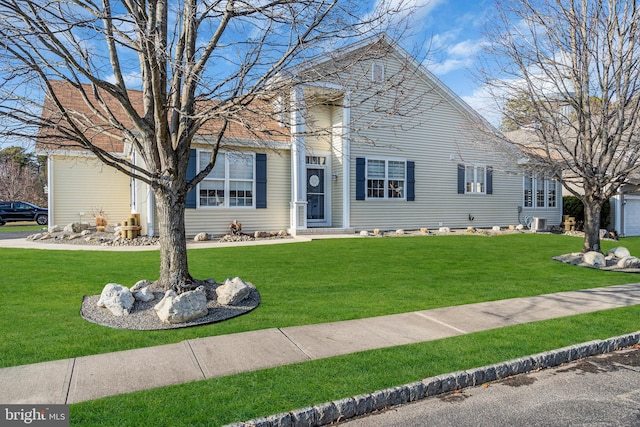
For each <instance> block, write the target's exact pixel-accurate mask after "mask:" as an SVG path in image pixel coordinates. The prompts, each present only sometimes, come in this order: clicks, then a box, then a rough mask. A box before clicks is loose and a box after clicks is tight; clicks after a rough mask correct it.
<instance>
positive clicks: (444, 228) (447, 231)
mask: <svg viewBox="0 0 640 427" xmlns="http://www.w3.org/2000/svg"><path fill="white" fill-rule="evenodd" d="M438 232H439V233H450V232H451V229H450V228H449V227H440V228H438Z"/></svg>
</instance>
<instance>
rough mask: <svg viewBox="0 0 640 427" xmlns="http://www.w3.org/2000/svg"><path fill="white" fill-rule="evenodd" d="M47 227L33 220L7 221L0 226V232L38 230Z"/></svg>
mask: <svg viewBox="0 0 640 427" xmlns="http://www.w3.org/2000/svg"><path fill="white" fill-rule="evenodd" d="M46 228H47V227H45V226H42V225H38V224H36V223H35V222H30V221H25V222H7V223H6V224H5V225H2V226H0V233H8V232H15V231H40V230H43V229H46Z"/></svg>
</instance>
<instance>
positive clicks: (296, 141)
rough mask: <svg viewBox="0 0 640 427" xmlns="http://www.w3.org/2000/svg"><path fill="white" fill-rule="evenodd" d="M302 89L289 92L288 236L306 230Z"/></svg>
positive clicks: (305, 153)
mask: <svg viewBox="0 0 640 427" xmlns="http://www.w3.org/2000/svg"><path fill="white" fill-rule="evenodd" d="M305 130H306V125H305V102H304V87H302V86H295V87H294V88H293V89H292V90H291V140H292V144H291V212H290V224H291V230H290V234H292V235H294V236H295V235H296V232H297V230H304V229H306V228H307V200H306V192H305V183H306V175H305V173H306V172H305V164H306V162H305V159H306V155H307V150H306V140H305Z"/></svg>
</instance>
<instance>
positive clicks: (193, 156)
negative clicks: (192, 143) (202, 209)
mask: <svg viewBox="0 0 640 427" xmlns="http://www.w3.org/2000/svg"><path fill="white" fill-rule="evenodd" d="M196 161H197V152H196V150H195V149H193V148H192V149H191V150H189V164H188V165H187V182H189V181H191V180H192V179H193V177H195V176H196V171H197V170H196ZM196 196H197V194H196V188H194V189H193V190H191V191H189V192H188V193H187V205H186V207H187V208H188V209H195V208H196Z"/></svg>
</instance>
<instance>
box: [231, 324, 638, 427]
mask: <svg viewBox="0 0 640 427" xmlns="http://www.w3.org/2000/svg"><path fill="white" fill-rule="evenodd" d="M639 343H640V331H638V332H634V333H631V334H627V335H621V336H618V337H613V338H609V339H606V340H594V341H589V342H586V343H582V344H576V345H572V346H569V347H563V348H560V349H557V350H551V351H547V352H544V353H538V354H534V355H532V356H525V357H521V358H518V359H513V360H509V361H507V362H503V363H498V364H495V365H489V366H484V367H481V368H474V369H469V370H466V371H459V372H453V373H450V374H442V375H438V376H436V377H431V378H425V379H423V380H422V381H416V382H413V383H410V384H405V385H401V386H398V387H391V388H387V389H384V390H379V391H374V392H372V393H367V394H361V395H358V396H354V397H347V398H344V399H340V400H334V401H333V402H327V403H322V404H318V405H315V406H310V407H307V408H301V409H295V410H293V411H290V412H285V413H281V414H276V415H270V416H268V417H263V418H256V419H253V420H249V421H244V422H239V423H233V424H228V425H226V426H225V427H319V426H324V425H328V424H332V423H335V422H337V421H345V420H347V419H349V418H354V417H359V416H362V415H368V414H372V413H374V412H377V411H380V410H383V409H385V408H389V407H391V406H396V405H402V404H405V403H409V402H413V401H416V400H421V399H425V398H427V397H431V396H437V395H439V394H443V393H448V392H452V391H455V390H460V389H463V388H467V387H474V386H479V385H482V384H485V383H488V382H491V381H496V380H500V379H504V378H507V377H510V376H513V375H518V374H524V373H527V372H531V371H535V370H537V369H545V368H551V367H554V366H559V365H561V364H563V363H568V362H573V361H575V360H579V359H583V358H585V357H589V356H596V355H599V354H605V353H610V352H612V351H615V350H619V349H622V348H626V347H631V346H633V345H635V344H639Z"/></svg>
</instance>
